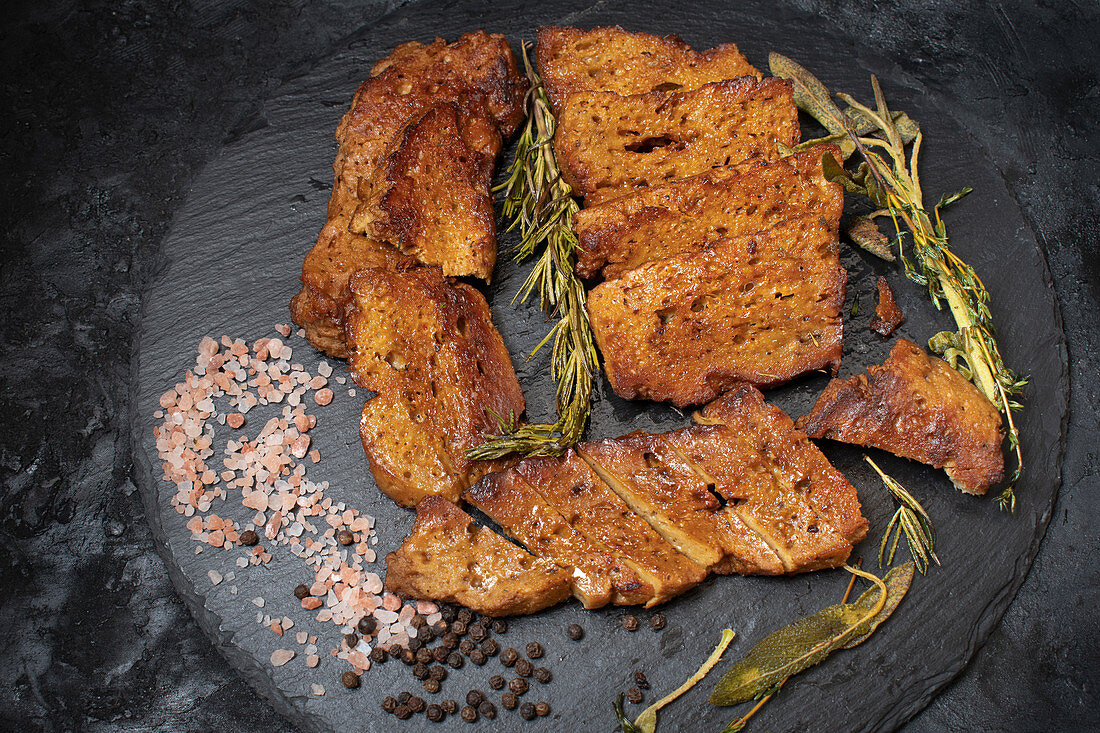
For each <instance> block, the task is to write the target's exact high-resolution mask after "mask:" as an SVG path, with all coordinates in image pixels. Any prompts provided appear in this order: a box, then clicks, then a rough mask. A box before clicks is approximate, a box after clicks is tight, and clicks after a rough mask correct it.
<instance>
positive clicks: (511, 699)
mask: <svg viewBox="0 0 1100 733" xmlns="http://www.w3.org/2000/svg"><path fill="white" fill-rule="evenodd" d="M500 704H501V705H503V706H504V709H505V710H515V709H516V706H517V705H519V698H518V697H516V694H515V693H514V692H506V693H504V694H503V695H501V696H500Z"/></svg>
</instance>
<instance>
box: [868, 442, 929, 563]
mask: <svg viewBox="0 0 1100 733" xmlns="http://www.w3.org/2000/svg"><path fill="white" fill-rule="evenodd" d="M863 460H865V461H867V463H869V464H871V468H873V469H875V473H877V474H878V475H879V478H881V479H882V483H883V484H884V485H885V486H886V488H887V489H889V491H890V493H891V494H893V495H894V498H895V499H897V500H898V502H899V503H900V506H899V507H898V510H897V511H896V512H894V516H893V517H891V518H890V521H889V522H888V523H887V525H886V531H885V532H883V533H882V541H881V542H879V545H878V564H879V567H882V566H883V565H893V564H894V553H895V552H897V549H898V542H899V541H900V540H901V534H902V532H904V533H905V540H906V542H908V543H909V554H910V555H911V556H912V557H913V564H914V565H916V567H917V570H919V571H920V573H921V575H924V574H925V573H926V572H928V562H929V560H931V561H932V562H934V563H936V564H937V565H939V564H940V559H939V558H938V557H936V550H935V544H936V530H935V529H933V527H932V518H931V517H929V516H928V512H926V511H925V510H924V507H923V506H921V503H920V502H919V501H917V500H916V499H915V498H913V495H912V494H910V493H909V492H908V491H906V490H905V487H903V486H902V485H901V484H899V483H898V482H897V481H896V480H895V479H894V478H893V477H892V476H888V475H887V474H885V473H884V472H883V470H882V469H881V468H879V467H878V464H876V463H875V462H874V461H872V460H871V459H870V457H868V456H863ZM891 534H893V537H894V539H893V541H892V542H891V541H890V535H891Z"/></svg>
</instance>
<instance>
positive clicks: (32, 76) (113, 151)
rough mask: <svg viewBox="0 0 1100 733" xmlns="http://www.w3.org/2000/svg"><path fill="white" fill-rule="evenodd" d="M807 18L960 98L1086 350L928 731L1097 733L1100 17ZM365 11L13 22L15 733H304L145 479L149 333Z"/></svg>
mask: <svg viewBox="0 0 1100 733" xmlns="http://www.w3.org/2000/svg"><path fill="white" fill-rule="evenodd" d="M787 4H788V5H790V6H791V7H792V8H793V9H795V10H800V11H808V12H814V13H818V14H820V15H822V16H825V17H827V18H829V19H830V20H831V21H832V22H834V23H836V24H837V25H839V26H841V27H842V28H845V29H848V30H849V31H850V32H851V35H852V37H854V38H862V39H864V42H866V43H869V44H873V45H874V46H876V47H877V48H879V49H880V51H881V52H882V53H883V54H885V55H887V56H890V57H892V58H894V59H895V60H896V61H897V63H898V64H899V66H900V67H901V68H902V69H904V70H905V71H906V72H908V73H911V74H913V75H914V76H917V77H918V78H920V80H921V81H922V82H923V83H925V84H926V85H928V86H929V87H930V88H932V89H933V90H934V91H936V92H939V93H941V94H942V95H944V96H945V97H946V98H947V99H950V100H953V101H954V104H955V109H956V111H957V116H958V117H959V118H960V119H961V120H962V121H963V122H964V123H966V124H967V125H968V127H969V128H970V130H971V132H972V134H973V137H974V140H975V144H976V145H982V146H984V147H986V149H987V152H988V153H989V155H990V156H991V157H992V159H993V160H994V162H995V164H996V165H997V167H998V169H999V170H1000V172H1001V174H1002V175H1003V176H1004V178H1005V180H1006V182H1007V183H1008V185H1009V187H1010V189H1011V190H1012V192H1013V193H1014V195H1015V196H1016V198H1017V199H1018V200H1019V202H1020V204H1021V207H1022V209H1023V211H1024V213H1025V216H1026V218H1027V220H1028V222H1029V223H1030V224H1031V226H1032V227H1033V228H1034V230H1035V233H1036V236H1037V238H1038V241H1039V243H1040V245H1041V246H1042V247H1043V248H1044V251H1045V252H1046V255H1047V258H1048V260H1049V264H1050V268H1051V271H1052V273H1053V276H1054V280H1055V288H1056V291H1057V295H1058V299H1059V302H1060V305H1061V308H1062V315H1063V319H1064V321H1065V330H1066V334H1067V337H1068V340H1069V354H1070V361H1071V387H1072V401H1071V417H1070V426H1069V442H1068V446H1067V456H1066V462H1065V466H1064V471H1063V478H1064V481H1063V486H1062V489H1061V493H1060V495H1059V498H1058V503H1057V505H1056V506H1055V513H1054V516H1053V519H1052V521H1051V524H1050V527H1049V529H1048V531H1047V536H1046V539H1045V540H1044V542H1043V546H1042V549H1041V551H1040V553H1039V556H1038V558H1037V559H1036V561H1035V564H1034V566H1033V567H1032V570H1031V572H1030V574H1029V576H1028V578H1027V581H1026V583H1025V584H1024V586H1023V589H1022V590H1021V592H1020V594H1019V596H1018V597H1017V599H1016V601H1015V602H1014V603H1013V605H1012V607H1011V608H1010V609H1009V611H1008V613H1007V614H1006V616H1005V618H1004V621H1003V622H1002V624H1001V626H1000V628H999V629H998V630H997V631H995V632H994V634H993V636H992V637H991V638H990V640H989V642H988V643H987V644H986V646H985V647H984V648H983V649H982V650H981V651H980V652H979V654H978V656H977V657H976V659H975V660H974V662H973V663H972V664H971V665H970V666H969V667H968V668H967V669H966V671H965V672H964V673H963V674H962V675H961V676H960V677H959V678H958V679H957V680H956V681H955V682H954V683H953V684H952V685H951V686H950V687H949V688H948V689H947V690H946V691H945V692H944V693H943V694H941V695H940V696H939V697H938V698H937V699H936V700H935V701H934V702H933V703H932V705H931V706H930V707H929V708H928V709H927V710H925V711H924V712H923V713H922V714H920V715H919V716H918V717H917V718H916V719H914V720H913V721H912V722H911V723H910V724H909V725H908V726H907V730H911V731H939V730H945V729H960V728H965V729H970V730H1038V729H1046V728H1048V727H1049V728H1055V729H1060V730H1084V729H1089V728H1093V727H1095V726H1096V725H1097V724H1098V721H1100V714H1098V713H1097V703H1098V702H1100V700H1098V695H1097V691H1096V688H1097V683H1098V681H1100V680H1098V676H1100V675H1098V674H1097V669H1098V667H1100V643H1098V641H1097V633H1096V631H1097V621H1096V607H1097V605H1098V601H1100V598H1098V595H1100V594H1098V593H1097V588H1098V586H1100V582H1098V581H1100V577H1098V576H1100V573H1098V572H1097V570H1096V564H1095V561H1094V559H1093V558H1094V557H1095V555H1096V553H1097V551H1098V550H1100V540H1098V536H1100V522H1098V521H1097V519H1096V517H1097V514H1098V513H1100V502H1098V500H1097V494H1098V489H1100V479H1098V476H1097V472H1098V469H1100V460H1098V457H1097V437H1096V436H1097V433H1098V428H1100V420H1098V415H1100V378H1098V376H1097V373H1098V369H1097V366H1096V365H1097V363H1098V362H1100V328H1098V327H1097V324H1098V321H1100V226H1098V224H1097V212H1098V211H1100V177H1098V175H1097V173H1096V171H1097V168H1098V164H1100V154H1098V153H1097V149H1096V146H1097V144H1098V143H1100V139H1098V135H1097V131H1098V128H1100V121H1098V114H1097V112H1096V107H1097V105H1098V104H1100V79H1098V76H1100V52H1098V51H1097V49H1096V47H1095V39H1096V38H1098V37H1100V11H1098V10H1097V8H1096V7H1095V6H1093V5H1089V4H1087V3H1084V4H1081V5H1080V6H1078V5H1075V4H1072V3H1068V2H1066V3H1063V2H1052V3H1050V4H1049V7H1044V6H1043V5H1042V4H1040V5H1036V4H1033V3H1025V2H1007V3H995V4H994V3H973V4H968V5H967V7H965V8H960V7H958V5H959V4H958V3H949V2H931V1H930V2H892V3H876V4H873V3H870V2H825V1H821V2H814V1H812V0H801V1H799V2H788V3H787ZM370 7H371V8H373V9H364V8H363V7H362V6H361V5H360V4H356V3H351V2H343V3H342V2H336V1H330V2H301V1H298V2H292V3H259V2H257V3H244V2H226V3H219V4H214V3H202V4H195V5H193V6H191V5H184V4H182V3H177V2H162V1H158V0H148V1H147V2H133V1H130V0H123V1H122V2H112V3H108V2H85V3H76V2H72V1H71V0H59V1H58V2H54V3H41V2H21V3H19V2H17V3H9V4H7V6H6V8H5V10H6V11H7V12H6V20H5V22H4V24H3V27H2V28H0V69H2V70H3V71H2V72H0V83H2V85H3V87H2V90H3V102H2V103H0V110H2V115H3V117H2V119H0V124H2V127H0V130H2V131H3V135H2V136H0V156H2V158H0V161H2V163H0V165H2V167H0V171H3V175H2V176H0V224H2V228H0V231H2V236H3V247H4V249H3V258H2V260H0V263H2V264H0V307H2V308H3V317H2V319H0V349H2V358H0V365H2V366H0V388H2V393H0V400H2V402H0V414H2V415H3V416H4V417H5V418H6V419H5V420H4V421H3V423H0V482H2V486H0V491H2V492H3V493H2V503H0V618H3V619H4V622H5V623H4V626H3V630H2V631H0V657H2V658H3V659H4V660H5V662H6V663H5V664H4V665H3V668H2V670H0V725H2V727H4V728H11V727H13V726H14V725H15V724H16V723H17V722H18V723H21V724H23V725H24V727H26V725H27V724H28V723H29V727H30V728H31V729H42V730H57V731H63V730H127V731H128V730H135V731H139V730H140V731H145V730H181V731H182V730H211V729H214V728H216V727H223V726H224V727H227V728H228V727H230V726H232V727H234V728H236V729H237V730H244V731H253V730H255V731H260V730H264V731H279V730H288V729H289V728H288V727H287V726H286V724H285V723H283V722H282V721H281V720H280V719H279V718H278V717H277V716H276V715H275V714H274V713H273V712H272V711H271V709H270V708H269V707H268V706H267V705H266V704H265V703H264V702H263V701H262V700H260V699H259V698H258V697H257V696H256V695H255V694H253V693H252V692H251V690H250V689H249V688H248V687H247V686H245V685H244V684H243V683H242V682H241V681H240V680H239V679H238V678H237V677H236V675H235V674H234V673H233V672H232V670H230V669H229V668H228V666H227V665H226V664H225V662H224V661H223V660H222V659H221V658H220V657H219V656H218V655H217V654H216V653H215V652H214V651H213V649H212V648H211V646H210V645H209V644H208V643H207V641H206V640H205V638H204V637H203V636H202V635H201V633H200V632H199V630H198V628H197V626H196V625H195V624H194V623H193V622H192V620H191V618H190V616H189V615H188V613H187V611H186V610H185V609H184V607H183V605H182V603H181V602H180V601H179V600H178V599H177V598H176V596H175V594H174V592H173V590H172V587H171V584H170V583H169V581H168V578H167V576H166V574H165V570H164V567H163V565H162V563H161V561H160V558H159V557H158V556H157V554H156V553H155V552H154V550H153V546H152V542H151V540H150V537H149V532H148V530H147V529H146V526H145V520H144V516H143V512H142V509H141V503H140V500H139V499H138V497H137V495H136V493H135V491H134V487H133V484H132V483H131V480H130V476H129V472H130V446H129V436H128V434H127V425H128V420H129V414H128V410H129V406H128V404H127V391H128V377H129V368H130V367H129V365H130V353H131V336H132V333H133V329H134V325H135V319H136V318H137V317H138V313H139V310H140V298H141V292H142V287H143V284H144V283H146V282H147V281H148V280H149V278H150V276H151V274H152V272H151V271H152V268H153V267H154V265H155V262H156V254H157V249H158V247H159V245H160V242H161V240H162V239H163V236H164V233H165V231H166V228H167V226H168V223H169V221H170V220H171V217H172V214H173V212H174V211H175V210H176V207H177V206H178V205H179V203H180V202H181V201H182V200H183V199H184V198H186V196H187V194H188V190H189V186H190V183H191V181H192V179H193V177H194V175H195V174H196V173H197V172H198V171H199V170H200V169H201V168H202V166H203V164H204V162H205V161H207V160H209V159H210V158H211V157H212V156H213V155H214V154H215V153H216V152H217V151H218V149H219V147H220V146H221V145H222V144H224V143H225V142H226V141H228V140H232V139H234V138H235V137H236V136H239V135H241V134H243V133H244V132H246V131H247V130H248V121H249V120H252V119H255V117H256V113H257V112H258V110H259V109H260V105H261V103H262V100H263V99H264V97H265V96H266V95H268V94H269V93H270V92H271V91H273V90H274V89H275V88H277V87H278V85H279V84H280V82H281V81H282V80H283V79H284V78H286V77H287V76H288V75H289V74H291V73H293V71H294V70H295V69H296V68H298V67H300V66H301V65H302V64H305V63H308V62H309V61H310V60H311V59H315V58H318V57H320V56H321V55H323V54H324V53H325V51H326V49H328V48H329V47H330V46H331V45H332V44H334V43H336V42H337V41H338V40H339V39H340V38H341V37H342V36H344V35H346V34H347V33H349V32H351V31H352V30H353V29H354V28H356V27H358V26H360V25H363V24H365V23H369V22H370V20H371V18H373V17H375V15H376V14H377V13H379V12H381V11H382V10H384V9H385V5H384V4H377V3H376V4H373V5H371V6H370ZM838 58H843V49H838ZM1029 409H1042V406H1041V405H1031V406H1029ZM976 551H981V548H976ZM929 633H934V627H931V626H930V629H929Z"/></svg>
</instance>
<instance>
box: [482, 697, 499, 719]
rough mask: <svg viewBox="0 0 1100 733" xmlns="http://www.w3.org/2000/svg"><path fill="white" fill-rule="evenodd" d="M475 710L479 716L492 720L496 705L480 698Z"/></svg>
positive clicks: (495, 712) (495, 714)
mask: <svg viewBox="0 0 1100 733" xmlns="http://www.w3.org/2000/svg"><path fill="white" fill-rule="evenodd" d="M477 712H478V714H479V715H480V716H481V717H483V718H487V719H488V720H492V719H493V718H495V717H496V716H497V706H496V705H494V704H493V703H491V702H489V701H488V700H482V701H481V704H480V705H478V706H477Z"/></svg>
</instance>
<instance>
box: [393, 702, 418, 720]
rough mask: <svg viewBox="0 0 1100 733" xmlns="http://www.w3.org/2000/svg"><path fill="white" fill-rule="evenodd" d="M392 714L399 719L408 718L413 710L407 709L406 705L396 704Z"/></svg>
mask: <svg viewBox="0 0 1100 733" xmlns="http://www.w3.org/2000/svg"><path fill="white" fill-rule="evenodd" d="M393 714H394V715H396V716H397V717H398V719H399V720H408V719H409V718H411V717H412V714H413V711H412V710H409V706H408V705H398V706H397V707H396V708H394V711H393Z"/></svg>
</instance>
